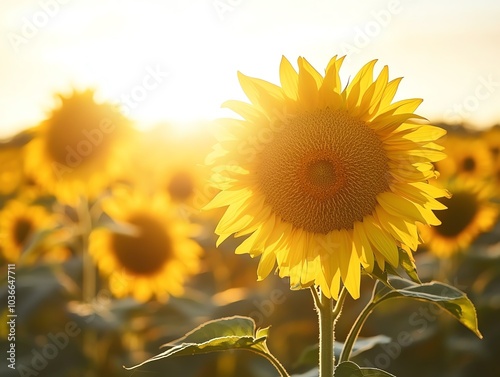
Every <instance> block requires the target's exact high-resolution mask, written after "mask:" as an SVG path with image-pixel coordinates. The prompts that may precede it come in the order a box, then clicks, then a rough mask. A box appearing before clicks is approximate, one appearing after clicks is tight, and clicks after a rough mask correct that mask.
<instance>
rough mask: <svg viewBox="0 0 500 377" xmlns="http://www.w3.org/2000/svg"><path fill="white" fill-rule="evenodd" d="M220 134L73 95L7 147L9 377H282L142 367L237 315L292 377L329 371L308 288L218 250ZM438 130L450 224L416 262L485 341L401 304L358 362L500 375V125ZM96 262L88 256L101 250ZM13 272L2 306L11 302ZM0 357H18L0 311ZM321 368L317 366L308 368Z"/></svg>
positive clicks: (1, 171)
mask: <svg viewBox="0 0 500 377" xmlns="http://www.w3.org/2000/svg"><path fill="white" fill-rule="evenodd" d="M213 126H214V125H212V124H210V123H207V124H206V125H203V126H202V127H199V128H198V130H199V131H198V132H197V133H196V134H194V133H193V134H189V135H187V136H186V135H185V136H182V137H181V136H179V135H178V134H176V133H175V132H173V128H172V127H171V125H168V124H159V125H158V126H157V127H156V128H153V129H152V130H150V131H138V130H137V128H136V127H135V125H134V124H133V123H132V122H131V121H130V120H128V119H126V118H125V117H124V116H122V115H121V114H120V113H119V112H118V111H117V110H116V109H115V108H114V107H113V106H112V105H110V104H107V103H97V102H96V101H95V100H94V93H93V92H92V91H84V92H73V93H71V94H69V95H66V96H61V97H60V104H59V106H58V107H55V108H54V109H53V110H52V112H51V113H49V114H48V115H47V118H46V119H45V120H44V121H43V122H41V123H40V124H39V125H37V126H35V127H32V128H28V129H26V130H24V131H22V132H21V133H19V134H17V135H15V136H13V137H12V138H10V139H6V140H2V141H1V143H0V258H1V259H0V261H1V262H0V264H1V267H0V268H1V269H2V271H5V272H6V271H7V264H9V263H10V264H15V266H16V269H15V271H16V275H15V277H16V289H17V290H16V314H17V315H18V317H17V319H16V339H15V343H16V358H17V360H16V366H17V368H18V370H17V371H12V370H11V369H9V368H7V366H6V363H5V362H3V363H2V364H1V365H2V366H1V367H0V368H1V369H0V374H1V375H2V376H18V375H21V376H51V377H59V376H61V377H62V376H64V377H67V376H88V377H91V376H109V377H113V376H135V377H139V376H156V375H158V376H160V375H165V376H167V375H168V376H179V375H182V376H199V377H201V376H220V377H230V376H239V377H242V376H243V377H246V376H248V377H254V376H262V377H265V376H275V375H276V371H275V370H274V368H273V367H272V366H271V365H269V364H268V362H267V361H266V360H264V359H261V358H258V357H257V356H255V355H253V354H251V353H246V352H227V353H217V354H209V355H203V356H196V357H180V358H178V359H174V360H168V361H161V362H158V363H153V364H148V365H146V366H144V367H142V368H140V369H137V370H134V371H127V370H125V369H124V368H123V366H132V365H135V364H137V363H140V362H142V361H144V360H145V359H147V358H148V357H150V356H152V355H154V354H157V353H158V349H159V347H160V346H161V345H162V344H165V343H167V342H169V341H172V340H174V339H177V338H179V337H181V336H182V335H184V334H185V333H186V332H188V331H189V330H191V329H193V328H194V327H196V326H198V325H199V324H201V323H203V322H205V321H207V320H210V319H216V318H221V317H225V316H231V315H245V316H250V317H252V318H254V320H255V322H256V324H257V326H258V327H267V326H272V327H271V330H270V335H269V340H268V342H269V348H270V349H271V351H272V352H273V354H275V355H276V356H277V358H278V359H279V360H280V361H281V362H282V363H283V364H284V365H285V367H286V368H287V369H288V370H289V371H291V372H292V373H293V374H297V375H300V374H301V373H307V371H309V370H311V368H314V367H315V365H317V360H316V359H315V358H314V357H310V354H308V353H307V350H308V349H311V347H312V348H314V346H315V344H317V339H318V329H317V318H316V313H315V312H314V309H313V305H312V299H311V296H310V293H309V292H308V291H307V290H304V291H290V290H289V288H288V282H287V281H285V280H283V279H279V278H278V277H277V276H271V277H269V278H267V279H266V280H264V281H261V282H258V281H257V279H256V267H257V260H252V259H251V258H249V257H248V256H240V255H235V254H234V249H235V248H236V246H237V245H238V244H239V242H240V239H229V240H227V241H225V242H224V243H223V244H222V245H221V246H220V247H218V248H216V247H215V237H214V232H213V231H214V229H215V226H216V224H217V221H218V219H219V218H220V215H221V212H218V211H210V212H204V211H202V210H201V208H202V207H203V205H204V204H206V203H208V201H209V200H210V199H211V198H212V197H213V195H215V193H216V190H215V189H213V188H212V187H211V186H210V185H209V184H208V177H209V175H210V171H209V170H208V169H207V168H206V167H204V163H203V162H204V157H205V156H206V154H207V153H208V151H209V150H210V148H211V146H212V145H213V143H214V138H213V136H212V134H211V129H212V127H213ZM440 126H442V127H444V128H446V129H447V130H448V135H447V136H446V137H445V138H444V139H443V140H442V144H443V145H444V146H445V148H446V152H447V153H448V155H449V156H448V158H447V159H446V160H444V161H441V162H439V163H438V164H437V165H436V168H437V169H438V170H439V171H440V173H441V175H440V177H439V179H438V180H437V181H436V182H435V184H436V185H438V186H440V187H446V188H448V189H449V190H450V192H451V193H452V194H454V196H453V197H452V198H451V199H442V201H443V203H444V204H446V205H447V206H448V208H449V209H448V210H446V211H442V212H438V213H437V215H438V217H439V218H440V219H441V220H442V222H443V224H442V225H440V226H438V227H435V228H433V229H430V228H429V229H421V230H422V237H423V241H424V243H423V244H422V246H421V247H420V248H419V250H418V251H417V252H416V253H415V258H416V263H417V267H418V271H419V275H420V278H421V280H422V281H431V280H440V281H443V282H448V283H449V284H451V285H453V286H455V287H457V288H459V289H461V290H463V291H464V292H466V293H467V294H468V296H469V298H470V299H471V301H472V302H473V303H474V304H475V306H476V308H477V311H478V319H479V328H480V330H481V332H482V333H483V335H484V339H483V340H479V339H477V338H476V337H475V336H474V334H472V333H471V332H470V331H468V330H467V329H465V328H463V327H462V326H461V325H460V324H459V323H458V322H456V321H455V320H453V319H452V318H451V317H449V316H447V315H446V314H443V313H442V312H440V311H439V310H437V309H436V308H435V307H433V306H430V304H428V303H420V302H414V301H409V300H391V301H389V302H387V303H385V304H383V305H381V306H380V307H379V308H378V309H377V310H376V311H375V312H374V313H373V314H372V316H371V317H370V318H369V319H368V321H367V323H366V325H365V328H364V329H363V330H362V333H361V335H362V336H364V337H372V336H378V335H384V336H383V337H379V338H377V339H378V340H377V341H376V342H373V344H372V345H370V346H368V347H367V350H366V351H365V352H362V353H359V352H358V353H357V354H356V355H355V356H354V361H355V362H357V363H358V364H359V365H361V366H375V367H379V368H382V369H385V370H388V371H390V372H391V373H394V374H395V375H396V376H409V377H412V376H415V377H416V376H419V377H420V376H422V375H425V376H436V377H437V376H440V377H442V376H450V377H451V376H454V377H465V376H476V375H482V376H498V375H500V367H499V364H498V360H497V359H496V358H497V354H496V352H497V351H498V349H500V322H499V321H498V318H499V315H500V293H499V292H500V246H499V241H500V224H499V222H498V196H499V194H500V184H499V179H500V153H499V150H500V127H499V126H496V127H491V128H489V129H487V130H483V131H477V130H474V129H473V128H471V127H464V126H453V127H451V126H448V125H446V124H441V125H440ZM89 250H90V251H89ZM4 276H6V273H5V274H4V273H3V272H2V279H3V280H2V286H1V289H0V300H1V302H5V303H6V302H7V278H6V277H5V278H3V277H4ZM373 284H374V282H373V281H372V280H371V279H369V278H364V279H363V281H362V291H363V292H362V296H361V299H360V300H357V301H354V300H349V299H348V300H347V302H346V305H345V307H344V310H343V313H342V317H341V319H340V321H339V322H338V325H337V333H336V336H337V340H338V341H342V340H343V339H344V338H345V336H346V335H347V333H348V331H349V329H350V327H351V325H352V323H353V322H354V319H355V318H356V316H357V314H358V313H359V311H360V310H361V309H362V307H363V306H364V304H365V303H366V301H367V300H368V298H369V296H370V292H371V290H372V287H373ZM2 308H3V309H2V312H1V315H2V318H3V319H2V323H3V325H2V327H1V329H2V330H1V331H2V333H1V334H0V335H1V348H2V350H5V349H8V347H9V343H10V342H9V341H8V340H7V334H8V333H7V331H8V328H7V327H6V326H5V323H6V322H7V320H8V319H7V314H8V313H7V307H6V305H2ZM308 355H309V356H308Z"/></svg>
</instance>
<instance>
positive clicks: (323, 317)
mask: <svg viewBox="0 0 500 377" xmlns="http://www.w3.org/2000/svg"><path fill="white" fill-rule="evenodd" d="M311 293H312V296H313V298H314V304H315V306H316V311H317V312H318V319H319V376H320V377H333V375H334V369H335V353H334V342H335V324H336V322H337V318H338V317H339V316H340V313H341V312H342V306H343V304H344V300H345V298H346V296H347V290H346V289H345V288H342V291H341V293H340V296H339V299H338V301H337V303H336V305H335V307H334V306H333V301H334V300H333V299H331V298H328V297H326V296H325V295H324V294H323V293H321V292H320V293H318V291H317V290H316V288H315V287H311Z"/></svg>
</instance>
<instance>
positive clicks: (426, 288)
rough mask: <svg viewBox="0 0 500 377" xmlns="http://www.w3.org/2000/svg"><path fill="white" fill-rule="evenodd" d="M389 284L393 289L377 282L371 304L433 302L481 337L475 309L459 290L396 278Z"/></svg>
mask: <svg viewBox="0 0 500 377" xmlns="http://www.w3.org/2000/svg"><path fill="white" fill-rule="evenodd" d="M390 284H391V285H392V286H393V287H394V289H390V288H389V287H388V286H387V285H384V284H381V283H379V282H377V284H376V285H375V290H374V294H373V304H378V303H380V302H382V301H385V300H388V299H391V298H398V297H409V298H413V299H416V300H421V301H429V302H433V303H435V304H437V305H438V306H440V307H441V308H442V309H444V310H445V311H447V312H448V313H450V314H451V315H452V316H453V317H455V318H456V319H457V320H458V321H459V322H460V323H462V324H463V325H464V326H465V327H467V328H468V329H470V330H471V331H472V332H474V334H476V335H477V336H478V337H479V338H482V337H483V336H482V335H481V333H480V331H479V329H478V325H477V315H476V309H475V308H474V305H473V304H472V302H471V301H470V300H469V299H468V297H467V296H466V294H465V293H464V292H462V291H460V290H459V289H457V288H455V287H453V286H451V285H448V284H444V283H440V282H437V281H433V282H430V283H425V284H416V283H414V282H411V281H409V280H405V279H400V278H396V277H393V278H391V279H390Z"/></svg>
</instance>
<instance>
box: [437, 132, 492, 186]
mask: <svg viewBox="0 0 500 377" xmlns="http://www.w3.org/2000/svg"><path fill="white" fill-rule="evenodd" d="M441 144H442V145H443V146H444V148H445V151H446V154H447V157H446V158H445V159H444V160H442V161H439V162H437V163H436V169H437V170H438V171H439V173H440V174H441V175H442V176H443V178H445V177H452V176H455V175H460V176H463V177H465V178H470V179H473V180H475V179H479V180H481V179H487V178H489V177H491V176H492V174H493V160H492V158H491V155H490V151H489V148H488V145H487V144H486V143H485V141H484V138H481V137H479V134H475V133H474V134H465V133H462V132H453V133H451V132H450V133H448V134H447V135H446V137H444V138H443V139H442V140H441Z"/></svg>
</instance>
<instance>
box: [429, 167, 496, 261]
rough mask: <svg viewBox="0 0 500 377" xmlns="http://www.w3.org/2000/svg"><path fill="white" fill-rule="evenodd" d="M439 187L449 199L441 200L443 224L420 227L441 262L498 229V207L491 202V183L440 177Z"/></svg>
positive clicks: (440, 216)
mask: <svg viewBox="0 0 500 377" xmlns="http://www.w3.org/2000/svg"><path fill="white" fill-rule="evenodd" d="M435 184H436V185H440V186H445V187H447V189H448V190H449V191H450V192H451V194H452V196H451V197H450V198H441V199H439V201H440V202H442V203H443V204H444V205H445V206H446V207H447V209H446V210H444V211H440V212H438V213H437V217H438V218H439V220H440V221H441V224H440V225H438V226H435V227H429V226H424V225H421V226H420V231H421V233H422V238H423V240H424V243H425V246H426V247H427V248H428V249H429V250H430V251H431V252H432V253H434V254H435V255H436V256H438V257H440V258H449V257H450V256H451V255H452V254H455V253H457V252H461V251H464V250H466V249H467V248H468V247H469V246H470V245H471V244H472V242H474V240H475V239H476V238H477V237H478V236H479V235H480V234H481V233H484V232H487V231H489V230H491V228H492V227H493V226H494V225H495V223H496V221H497V219H498V214H499V207H498V203H494V202H493V201H492V199H493V197H494V186H493V184H492V182H491V181H485V180H483V181H478V180H476V181H473V180H471V179H466V178H464V177H461V176H457V177H454V178H450V179H445V178H442V177H440V178H439V180H438V181H437V182H436V183H435Z"/></svg>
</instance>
